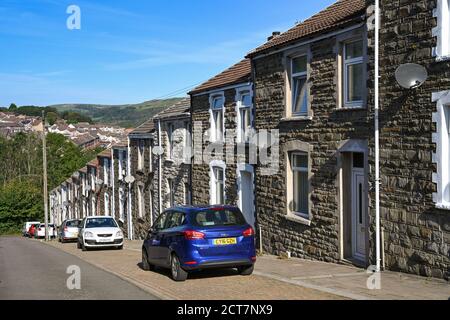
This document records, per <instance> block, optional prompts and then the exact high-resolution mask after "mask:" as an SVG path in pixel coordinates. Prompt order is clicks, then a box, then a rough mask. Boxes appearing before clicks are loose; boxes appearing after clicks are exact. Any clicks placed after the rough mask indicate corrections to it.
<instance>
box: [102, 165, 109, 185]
mask: <svg viewBox="0 0 450 320" xmlns="http://www.w3.org/2000/svg"><path fill="white" fill-rule="evenodd" d="M109 172H110V170H109V159H108V158H104V159H103V178H104V181H103V184H104V185H106V186H108V185H109V180H110V179H109Z"/></svg>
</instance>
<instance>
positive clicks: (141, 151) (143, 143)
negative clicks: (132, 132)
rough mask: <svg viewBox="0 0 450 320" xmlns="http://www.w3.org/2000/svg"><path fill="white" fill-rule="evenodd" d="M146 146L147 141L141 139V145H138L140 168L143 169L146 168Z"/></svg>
mask: <svg viewBox="0 0 450 320" xmlns="http://www.w3.org/2000/svg"><path fill="white" fill-rule="evenodd" d="M144 146H145V141H144V140H139V145H138V170H143V169H144Z"/></svg>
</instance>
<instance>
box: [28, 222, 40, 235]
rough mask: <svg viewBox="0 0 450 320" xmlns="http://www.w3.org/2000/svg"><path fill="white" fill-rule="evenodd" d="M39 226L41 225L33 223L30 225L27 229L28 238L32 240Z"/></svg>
mask: <svg viewBox="0 0 450 320" xmlns="http://www.w3.org/2000/svg"><path fill="white" fill-rule="evenodd" d="M40 225H41V223H35V224H32V225H31V226H30V229H28V237H30V238H34V235H35V233H36V229H37V228H38V227H39V226H40Z"/></svg>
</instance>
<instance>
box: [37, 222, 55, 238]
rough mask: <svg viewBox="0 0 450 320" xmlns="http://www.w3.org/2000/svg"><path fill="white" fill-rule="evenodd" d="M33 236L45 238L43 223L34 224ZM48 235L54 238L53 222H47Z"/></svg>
mask: <svg viewBox="0 0 450 320" xmlns="http://www.w3.org/2000/svg"><path fill="white" fill-rule="evenodd" d="M34 237H35V238H37V239H39V238H45V223H41V224H38V225H36V230H35V232H34ZM48 237H49V238H56V228H55V225H54V224H51V223H49V224H48Z"/></svg>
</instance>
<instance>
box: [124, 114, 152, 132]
mask: <svg viewBox="0 0 450 320" xmlns="http://www.w3.org/2000/svg"><path fill="white" fill-rule="evenodd" d="M154 130H155V124H154V123H153V118H150V119H149V120H147V121H145V122H144V123H143V124H141V125H140V126H138V127H137V128H136V129H134V130H133V131H131V132H130V133H129V134H130V135H133V134H147V133H151V132H153V131H154Z"/></svg>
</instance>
